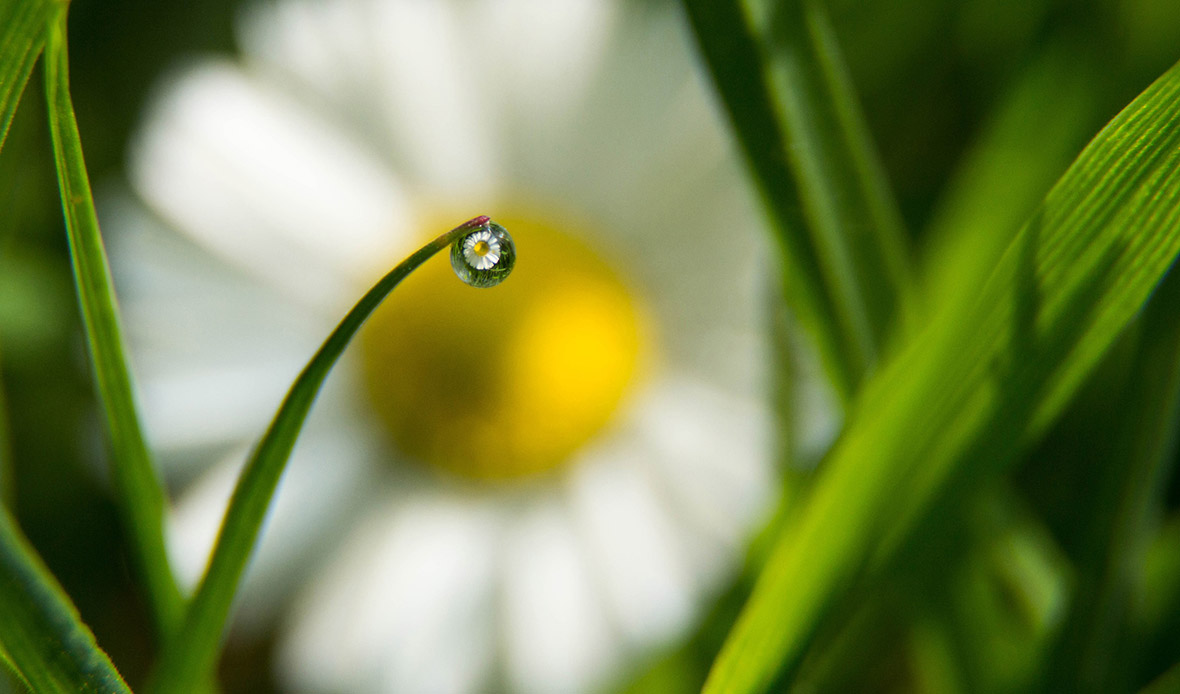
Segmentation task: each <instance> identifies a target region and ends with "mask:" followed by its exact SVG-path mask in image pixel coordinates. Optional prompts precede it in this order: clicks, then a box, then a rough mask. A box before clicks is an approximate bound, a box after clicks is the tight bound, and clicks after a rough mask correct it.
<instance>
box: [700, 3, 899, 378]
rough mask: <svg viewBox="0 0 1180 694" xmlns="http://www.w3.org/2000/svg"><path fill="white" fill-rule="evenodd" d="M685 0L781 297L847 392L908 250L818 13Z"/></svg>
mask: <svg viewBox="0 0 1180 694" xmlns="http://www.w3.org/2000/svg"><path fill="white" fill-rule="evenodd" d="M683 2H684V7H685V9H686V11H687V13H688V17H689V19H690V21H691V23H692V26H693V30H694V32H695V34H696V39H697V42H698V44H699V46H700V51H701V54H702V56H703V57H704V60H705V63H706V64H707V65H708V67H709V69H710V71H711V72H712V75H713V82H714V85H715V86H716V88H717V91H718V93H719V95H720V97H721V100H722V102H723V103H724V105H725V108H726V110H727V111H728V113H729V117H730V120H731V121H732V123H733V127H734V131H735V135H736V136H737V139H738V142H739V143H740V145H741V148H742V151H743V153H744V155H745V158H746V161H747V163H748V165H749V168H750V170H751V172H752V174H753V176H754V180H755V183H756V184H757V187H758V191H759V193H760V194H761V196H762V199H763V202H764V205H765V207H766V208H767V210H768V211H769V215H770V219H771V222H772V225H773V227H774V229H775V231H776V234H777V237H778V239H779V240H780V242H781V245H782V249H783V254H784V260H785V262H784V268H783V276H784V282H785V289H786V299H787V302H788V304H789V305H790V306H791V308H792V310H793V311H794V312H795V313H796V314H797V316H798V318H799V320H800V322H801V323H802V324H803V326H804V328H806V329H807V330H808V331H809V333H810V334H811V335H812V337H813V339H814V340H815V342H816V345H817V347H818V350H819V353H820V356H821V358H822V359H823V361H824V365H825V367H826V369H827V371H828V372H829V375H830V376H831V378H832V381H833V384H834V386H835V389H836V391H837V392H838V393H839V395H840V396H841V398H842V399H843V400H845V401H847V400H848V399H850V398H851V396H852V393H853V392H854V391H855V388H856V386H857V385H858V384H859V382H860V380H861V379H862V378H863V377H864V375H865V374H866V373H868V372H869V370H870V369H871V368H872V366H873V364H874V363H875V361H876V359H877V358H878V357H879V356H880V353H881V351H882V350H883V348H884V346H885V341H886V339H887V338H888V336H889V334H890V332H891V330H892V328H893V325H894V323H895V321H896V320H897V319H898V317H899V316H898V313H899V310H900V309H901V308H902V307H903V305H904V303H905V298H904V297H903V294H904V292H905V291H906V288H907V286H908V281H909V278H908V275H909V269H908V263H909V261H908V251H907V249H906V247H905V243H904V234H903V232H902V228H901V222H900V216H899V214H898V213H897V210H896V209H895V205H894V203H893V201H892V198H891V196H890V193H889V191H888V187H887V185H886V183H885V180H884V177H883V175H882V174H881V170H880V166H879V165H878V163H877V159H876V154H875V152H874V151H873V147H872V145H871V143H870V141H869V136H868V132H867V129H866V128H865V125H864V123H863V119H862V116H861V114H860V111H859V108H858V106H857V103H856V99H855V96H854V94H853V90H852V87H851V85H850V81H849V78H848V75H847V73H846V70H845V68H844V65H843V63H842V58H841V57H840V55H839V51H838V49H837V46H836V42H835V40H834V37H833V35H832V31H831V29H830V27H829V26H828V22H827V18H826V17H825V15H824V12H823V10H822V8H821V7H820V6H818V5H817V4H814V3H812V2H810V1H809V0H786V1H785V2H777V3H770V5H769V7H768V8H766V11H765V12H762V11H758V12H755V11H754V9H752V8H751V7H750V6H749V5H747V4H744V3H743V2H742V1H741V0H683ZM757 9H758V10H762V9H763V8H757Z"/></svg>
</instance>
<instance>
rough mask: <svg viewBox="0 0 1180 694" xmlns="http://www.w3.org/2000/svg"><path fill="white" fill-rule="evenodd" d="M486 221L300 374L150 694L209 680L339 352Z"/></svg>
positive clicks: (443, 240) (373, 300)
mask: <svg viewBox="0 0 1180 694" xmlns="http://www.w3.org/2000/svg"><path fill="white" fill-rule="evenodd" d="M487 221H488V218H487V217H476V218H474V219H471V220H469V221H467V222H464V223H463V224H460V225H459V226H457V227H455V228H454V229H451V230H450V231H448V232H446V233H445V234H442V235H441V236H439V237H438V238H436V239H434V240H433V241H431V242H430V243H428V244H426V245H425V246H423V247H422V248H420V249H418V250H417V251H415V252H414V254H413V255H411V256H410V257H408V258H406V259H405V260H403V261H402V262H401V263H399V264H398V265H397V267H395V268H393V269H392V270H390V271H389V273H388V274H387V275H385V276H384V277H382V278H381V279H380V280H379V281H378V282H377V284H375V285H373V288H372V289H370V290H369V291H368V292H366V293H365V295H364V296H363V297H361V299H360V301H358V302H357V303H356V305H355V306H353V307H352V309H351V310H349V312H348V313H347V314H346V315H345V316H344V319H343V320H341V321H340V324H339V325H337V326H336V329H335V330H333V331H332V334H331V335H329V336H328V339H327V340H325V341H324V344H323V345H322V346H321V347H320V349H319V351H317V352H316V353H315V356H313V357H312V358H311V361H309V362H308V364H307V366H306V367H304V369H303V372H302V373H300V374H299V378H297V379H296V380H295V383H294V384H292V386H291V389H290V390H289V391H287V396H286V397H285V398H284V399H283V404H282V405H281V406H280V407H279V411H278V413H276V414H275V418H274V420H272V421H271V423H270V427H269V428H268V429H267V430H266V433H265V434H264V435H263V437H262V440H261V441H259V443H258V446H257V447H256V448H255V449H254V452H253V453H252V454H251V455H250V459H249V461H247V462H246V467H245V468H244V469H243V470H242V474H241V476H240V477H239V478H238V484H237V486H236V487H235V488H234V493H233V496H232V497H231V498H230V502H229V508H228V509H227V510H226V514H225V519H224V520H223V521H222V525H221V532H220V533H219V534H218V536H217V543H216V545H215V546H214V548H213V556H212V559H210V561H209V567H208V568H207V569H206V571H205V575H204V576H203V577H202V578H201V583H200V585H199V586H198V587H197V592H196V594H195V595H194V596H193V600H192V603H191V604H190V605H189V608H188V611H187V612H186V613H185V618H184V624H183V627H182V628H181V630H180V631H179V632H178V633H177V635H176V638H174V639H172V640H171V641H170V642H169V643H167V644H165V648H164V652H163V655H162V656H161V659H160V663H159V666H158V668H157V670H156V672H155V675H154V677H153V678H152V686H151V687H150V689H151V690H152V691H155V692H166V693H168V694H173V693H176V692H188V691H195V690H196V689H197V687H196V684H197V683H199V682H203V681H208V679H209V678H210V677H211V676H212V673H213V669H214V667H215V666H216V664H217V654H218V651H219V650H220V645H221V637H222V633H223V632H224V631H225V626H226V622H227V621H228V619H229V612H230V607H231V605H232V603H233V598H234V593H235V592H236V591H237V587H238V582H239V581H240V580H241V577H242V572H243V571H245V568H246V563H247V562H248V561H249V559H250V554H251V552H252V551H253V549H254V544H255V541H256V540H257V539H258V532H259V530H260V529H261V527H262V521H263V519H264V518H265V516H266V510H267V508H268V507H269V506H270V500H271V498H272V497H273V496H274V491H275V487H276V486H277V485H278V483H279V478H280V477H281V476H282V474H283V470H284V468H285V467H286V464H287V457H288V456H290V454H291V449H292V448H294V446H295V439H296V438H297V437H298V436H299V431H300V429H302V427H303V420H304V419H306V417H307V413H308V412H309V411H311V406H312V403H313V402H315V398H316V395H317V394H318V393H319V391H320V386H322V385H323V383H324V379H326V378H327V377H328V373H329V372H330V371H331V370H332V367H333V366H335V364H336V361H337V360H338V359H339V358H340V355H341V354H343V353H344V348H345V347H347V346H348V343H349V342H350V341H351V340H352V338H353V337H354V336H355V335H356V333H357V331H358V330H360V328H361V325H363V324H364V322H365V320H366V319H368V317H369V315H370V314H372V313H373V311H374V310H376V308H377V306H378V305H379V304H380V303H381V302H382V301H383V300H384V299H385V297H386V296H388V295H389V293H390V292H391V291H393V288H394V287H396V286H397V285H398V283H400V282H401V281H402V280H403V279H405V278H406V277H407V276H408V275H409V274H410V273H411V272H413V271H414V270H416V269H417V268H418V266H420V265H421V264H422V263H424V262H426V260H427V259H429V258H430V257H431V256H432V255H434V254H435V253H437V252H438V251H440V250H442V249H444V248H446V247H448V246H449V245H450V244H451V243H452V242H453V241H455V240H456V239H457V238H459V237H460V236H462V235H463V234H464V233H466V232H468V231H470V230H471V229H474V228H476V227H478V226H480V225H482V224H484V223H486V222H487Z"/></svg>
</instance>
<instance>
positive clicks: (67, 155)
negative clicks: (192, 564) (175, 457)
mask: <svg viewBox="0 0 1180 694" xmlns="http://www.w3.org/2000/svg"><path fill="white" fill-rule="evenodd" d="M45 93H46V98H47V100H48V104H49V130H50V135H51V137H52V139H53V151H54V158H55V160H56V163H57V177H58V184H59V187H60V188H61V200H62V209H63V211H64V212H65V221H66V233H67V235H68V238H69V245H70V260H71V262H72V264H73V268H74V281H75V283H76V285H77V288H78V302H79V304H80V305H81V309H82V324H83V326H84V327H85V330H86V341H87V345H88V346H89V348H90V358H91V361H92V363H93V367H94V374H95V380H96V383H97V387H98V394H99V399H100V400H101V402H102V406H103V411H104V413H105V415H106V422H107V428H108V429H109V431H110V436H111V448H112V453H113V455H112V459H111V469H112V475H111V477H112V479H113V480H114V484H115V489H116V491H117V494H118V503H119V510H120V512H121V513H122V516H123V522H124V524H125V525H126V530H127V532H128V533H129V536H130V540H131V545H132V547H133V549H134V552H135V557H136V560H137V562H138V564H139V568H140V570H141V572H142V575H143V576H144V580H145V583H146V585H147V589H148V594H149V599H150V601H151V605H152V611H153V613H154V616H155V619H156V623H157V628H158V629H159V631H160V633H161V634H165V635H166V634H168V633H169V632H170V631H171V630H172V629H173V628H174V627H175V625H176V624H177V623H178V621H179V619H180V616H181V610H182V608H183V603H182V600H181V596H180V590H179V589H178V588H177V586H176V582H175V579H174V578H173V576H172V571H171V569H170V567H169V565H168V557H167V554H166V550H165V547H164V509H165V506H166V498H165V495H164V489H163V487H162V486H161V484H160V481H159V480H158V479H157V477H156V473H155V470H154V469H153V467H152V463H151V459H150V457H149V455H148V449H147V445H146V443H145V442H144V438H143V431H142V430H141V428H140V423H139V418H138V417H137V415H136V412H135V399H134V396H133V395H132V388H131V375H130V373H129V370H128V366H127V357H126V355H125V354H124V351H123V338H122V331H121V330H120V327H119V313H118V307H117V306H116V304H115V294H114V288H113V285H112V283H111V273H110V268H109V266H108V264H107V257H106V251H105V249H104V248H103V244H102V236H101V235H100V233H99V229H98V218H97V216H96V214H95V211H94V200H93V198H92V197H91V194H90V180H89V178H88V177H87V175H86V164H85V162H84V161H83V159H82V142H81V138H80V136H79V134H78V124H77V121H76V120H75V118H74V107H73V104H72V103H71V100H70V91H69V59H68V56H67V52H66V12H65V10H64V9H63V10H62V11H61V13H60V17H59V21H57V22H56V23H55V24H54V25H53V26H52V28H51V29H50V30H49V33H48V37H47V39H46V42H45Z"/></svg>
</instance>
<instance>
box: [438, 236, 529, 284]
mask: <svg viewBox="0 0 1180 694" xmlns="http://www.w3.org/2000/svg"><path fill="white" fill-rule="evenodd" d="M515 264H516V244H515V243H513V241H512V237H511V236H509V235H508V230H507V229H505V228H504V227H502V226H500V225H499V224H496V223H495V222H492V221H489V222H486V223H484V224H483V226H480V227H478V228H476V229H475V230H474V231H471V232H469V233H467V234H465V235H463V236H461V237H459V240H457V241H455V243H453V244H451V267H453V268H455V274H456V275H458V276H459V279H461V280H463V281H464V282H466V283H467V284H470V285H471V286H472V287H480V288H483V287H494V286H496V285H497V284H500V283H501V282H503V281H504V278H505V277H507V276H508V274H509V273H511V272H512V266H513V265H515Z"/></svg>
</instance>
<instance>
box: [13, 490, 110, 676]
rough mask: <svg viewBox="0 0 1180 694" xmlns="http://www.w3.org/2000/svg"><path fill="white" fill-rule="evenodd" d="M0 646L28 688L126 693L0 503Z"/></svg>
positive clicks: (106, 659) (72, 608)
mask: <svg viewBox="0 0 1180 694" xmlns="http://www.w3.org/2000/svg"><path fill="white" fill-rule="evenodd" d="M0 645H2V646H3V649H4V651H5V652H6V653H7V656H8V660H9V662H10V663H11V664H12V665H13V666H14V667H15V668H16V669H17V670H18V671H19V674H20V676H21V677H22V678H23V679H24V680H25V681H26V682H27V683H28V684H29V685H31V687H32V691H36V692H39V693H42V692H43V693H45V694H50V693H52V692H61V694H75V693H81V692H87V693H94V694H99V693H105V692H110V693H115V692H122V693H124V694H130V692H131V690H130V689H128V687H127V684H126V683H124V682H123V678H122V677H120V676H119V673H118V672H117V671H116V670H115V666H114V665H112V664H111V661H110V659H109V658H108V657H107V655H106V653H104V652H103V651H102V649H100V648H99V647H98V644H96V643H95V642H94V635H93V634H91V633H90V629H88V628H86V625H85V624H83V623H82V620H81V619H80V618H79V616H78V610H77V609H75V608H74V605H73V603H71V602H70V599H69V597H68V596H67V595H66V594H65V591H63V590H62V589H61V586H60V585H58V583H57V581H56V580H55V579H54V578H53V575H52V574H50V573H49V570H48V569H46V568H45V565H44V564H42V563H41V560H40V558H39V557H37V554H36V552H34V551H33V548H32V547H31V546H30V545H29V542H28V540H26V539H25V538H24V536H23V535H21V533H20V531H19V530H18V529H17V527H16V523H15V522H14V521H13V519H12V516H11V515H10V514H9V513H8V511H7V510H6V509H3V508H0Z"/></svg>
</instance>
